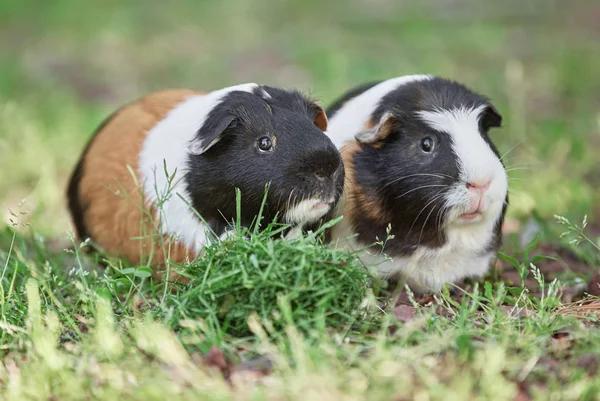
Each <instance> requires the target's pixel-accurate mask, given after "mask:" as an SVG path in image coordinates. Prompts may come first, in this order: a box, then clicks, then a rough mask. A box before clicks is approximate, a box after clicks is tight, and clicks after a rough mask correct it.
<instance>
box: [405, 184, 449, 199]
mask: <svg viewBox="0 0 600 401" xmlns="http://www.w3.org/2000/svg"><path fill="white" fill-rule="evenodd" d="M434 187H444V188H446V187H448V185H441V184H439V185H438V184H432V185H423V186H420V187H417V188H413V189H411V190H410V191H407V192H405V193H403V194H402V195H400V196H398V197H396V198H394V199H400V198H402V197H403V196H406V195H408V194H409V193H411V192H414V191H418V190H419V189H425V188H434Z"/></svg>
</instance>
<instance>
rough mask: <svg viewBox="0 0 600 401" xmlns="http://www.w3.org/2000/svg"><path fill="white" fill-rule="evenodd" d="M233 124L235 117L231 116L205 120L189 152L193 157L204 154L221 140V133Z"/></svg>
mask: <svg viewBox="0 0 600 401" xmlns="http://www.w3.org/2000/svg"><path fill="white" fill-rule="evenodd" d="M215 117H216V116H215ZM235 124H236V117H235V116H234V115H233V114H227V115H225V116H222V117H221V116H220V118H209V119H207V120H206V121H205V122H204V124H203V125H202V127H200V129H199V130H198V132H197V133H196V137H195V138H194V140H193V142H192V144H191V147H190V152H191V153H192V154H195V155H201V154H202V153H204V152H206V151H207V150H208V149H210V148H211V147H213V145H215V144H216V143H217V142H219V141H220V140H221V138H222V137H223V133H224V132H225V131H226V130H227V129H229V128H233V127H234V126H235Z"/></svg>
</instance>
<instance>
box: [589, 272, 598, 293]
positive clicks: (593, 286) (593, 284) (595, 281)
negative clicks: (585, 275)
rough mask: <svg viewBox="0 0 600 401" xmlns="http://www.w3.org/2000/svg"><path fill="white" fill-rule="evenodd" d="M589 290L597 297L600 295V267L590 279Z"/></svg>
mask: <svg viewBox="0 0 600 401" xmlns="http://www.w3.org/2000/svg"><path fill="white" fill-rule="evenodd" d="M587 292H588V293H589V294H590V295H594V296H596V297H597V296H600V269H598V270H597V271H596V274H594V276H593V277H592V278H591V279H590V281H589V283H588V286H587Z"/></svg>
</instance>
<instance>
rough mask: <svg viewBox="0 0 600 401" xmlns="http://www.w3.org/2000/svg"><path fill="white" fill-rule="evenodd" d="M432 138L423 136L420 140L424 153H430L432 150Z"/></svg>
mask: <svg viewBox="0 0 600 401" xmlns="http://www.w3.org/2000/svg"><path fill="white" fill-rule="evenodd" d="M433 144H434V143H433V139H432V138H430V137H425V138H423V139H422V140H421V150H423V152H425V153H431V152H432V151H433Z"/></svg>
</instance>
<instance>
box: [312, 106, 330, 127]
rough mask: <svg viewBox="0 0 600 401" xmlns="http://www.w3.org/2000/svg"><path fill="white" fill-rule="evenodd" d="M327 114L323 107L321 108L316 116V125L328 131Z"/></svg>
mask: <svg viewBox="0 0 600 401" xmlns="http://www.w3.org/2000/svg"><path fill="white" fill-rule="evenodd" d="M327 124H328V120H327V115H326V114H325V112H324V111H323V110H322V109H319V111H318V112H317V115H316V116H315V125H316V126H317V127H318V128H319V129H320V130H321V131H323V132H325V131H327Z"/></svg>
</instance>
